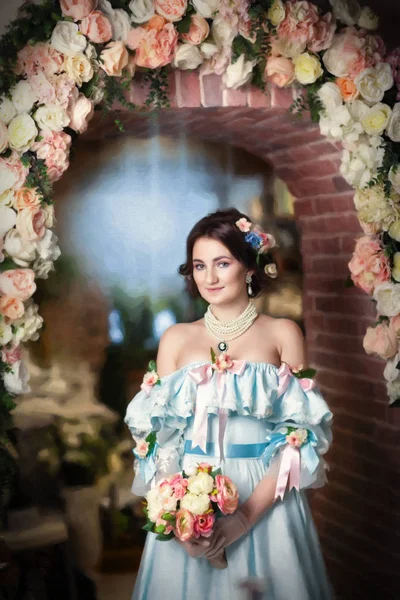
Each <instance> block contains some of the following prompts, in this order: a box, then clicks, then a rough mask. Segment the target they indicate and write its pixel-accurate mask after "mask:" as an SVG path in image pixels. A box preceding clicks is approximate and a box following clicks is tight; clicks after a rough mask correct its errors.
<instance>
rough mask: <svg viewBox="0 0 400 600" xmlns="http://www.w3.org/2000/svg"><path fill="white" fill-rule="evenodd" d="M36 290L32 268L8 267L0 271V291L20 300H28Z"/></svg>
mask: <svg viewBox="0 0 400 600" xmlns="http://www.w3.org/2000/svg"><path fill="white" fill-rule="evenodd" d="M35 290H36V284H35V273H34V271H32V269H10V270H9V271H3V273H0V292H1V293H2V294H4V295H5V296H12V297H13V298H19V299H20V300H28V298H30V297H31V296H32V295H33V294H34V293H35Z"/></svg>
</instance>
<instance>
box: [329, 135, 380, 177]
mask: <svg viewBox="0 0 400 600" xmlns="http://www.w3.org/2000/svg"><path fill="white" fill-rule="evenodd" d="M381 144H382V138H381V137H379V136H372V137H370V138H369V139H368V140H367V141H366V140H362V141H361V142H359V143H357V144H353V146H352V148H351V149H348V148H345V149H344V150H343V154H342V162H341V165H340V173H341V175H342V177H343V178H344V179H345V180H346V181H347V183H348V184H349V185H353V186H355V187H358V188H363V187H365V186H366V185H367V183H368V182H369V181H371V179H373V177H375V176H376V174H377V171H378V169H379V167H381V166H382V163H383V157H384V155H385V150H384V148H383V147H382V146H381Z"/></svg>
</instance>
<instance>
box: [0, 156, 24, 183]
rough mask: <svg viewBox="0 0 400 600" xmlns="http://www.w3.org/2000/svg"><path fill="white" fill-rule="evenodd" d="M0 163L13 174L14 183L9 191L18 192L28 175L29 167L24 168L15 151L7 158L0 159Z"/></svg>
mask: <svg viewBox="0 0 400 600" xmlns="http://www.w3.org/2000/svg"><path fill="white" fill-rule="evenodd" d="M0 162H2V163H4V164H5V166H6V167H8V168H9V169H10V170H11V171H12V172H13V174H14V177H15V183H14V185H13V186H12V188H11V189H13V190H19V189H20V188H21V187H22V186H23V184H24V183H25V179H26V178H27V176H28V173H29V167H24V165H23V164H22V162H21V159H20V156H19V154H18V153H17V152H15V150H13V151H12V153H11V154H10V156H9V157H8V158H1V157H0Z"/></svg>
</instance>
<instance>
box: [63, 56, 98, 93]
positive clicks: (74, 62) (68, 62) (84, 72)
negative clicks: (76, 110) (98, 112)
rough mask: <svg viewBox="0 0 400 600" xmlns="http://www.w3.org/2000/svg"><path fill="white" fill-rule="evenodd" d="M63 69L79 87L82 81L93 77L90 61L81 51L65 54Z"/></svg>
mask: <svg viewBox="0 0 400 600" xmlns="http://www.w3.org/2000/svg"><path fill="white" fill-rule="evenodd" d="M64 69H65V72H66V73H67V75H68V77H70V78H71V79H72V80H73V81H75V83H76V84H77V85H78V86H79V87H80V86H81V85H82V83H83V82H84V81H85V82H86V81H90V80H91V79H92V77H93V67H92V65H91V62H90V60H88V59H87V58H86V56H85V55H84V54H83V53H82V52H79V53H78V54H74V55H70V56H66V57H65V60H64Z"/></svg>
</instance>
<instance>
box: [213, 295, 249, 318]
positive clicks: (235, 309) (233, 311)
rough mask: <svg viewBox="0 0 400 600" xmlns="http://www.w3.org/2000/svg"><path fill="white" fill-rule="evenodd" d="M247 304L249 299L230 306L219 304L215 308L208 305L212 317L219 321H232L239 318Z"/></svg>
mask: <svg viewBox="0 0 400 600" xmlns="http://www.w3.org/2000/svg"><path fill="white" fill-rule="evenodd" d="M248 304H249V298H243V299H241V300H236V301H235V302H232V303H230V304H219V305H217V306H215V305H214V304H210V307H211V311H212V313H213V315H214V317H216V318H217V319H218V320H219V321H233V320H234V319H237V318H238V317H240V315H241V314H242V312H243V311H244V310H245V309H246V307H247V305H248Z"/></svg>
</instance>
